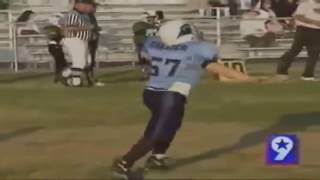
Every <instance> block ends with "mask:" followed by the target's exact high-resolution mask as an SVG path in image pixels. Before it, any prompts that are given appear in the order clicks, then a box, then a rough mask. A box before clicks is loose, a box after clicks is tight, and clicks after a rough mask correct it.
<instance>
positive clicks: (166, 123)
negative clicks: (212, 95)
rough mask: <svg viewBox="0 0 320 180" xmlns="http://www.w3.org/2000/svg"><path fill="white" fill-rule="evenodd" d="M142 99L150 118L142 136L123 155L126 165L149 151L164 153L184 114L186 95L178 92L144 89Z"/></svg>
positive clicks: (131, 163)
mask: <svg viewBox="0 0 320 180" xmlns="http://www.w3.org/2000/svg"><path fill="white" fill-rule="evenodd" d="M143 99H144V104H145V105H146V107H147V108H148V109H149V110H150V112H151V119H150V121H149V123H148V125H147V128H146V130H145V132H144V135H143V137H142V138H141V139H140V140H139V141H138V142H137V144H135V145H134V146H133V147H132V148H131V150H130V151H129V152H128V153H127V154H126V155H125V156H124V157H123V159H124V160H125V161H126V162H127V163H128V167H131V166H132V165H133V164H134V163H135V161H137V160H138V159H140V158H142V157H143V156H145V155H146V154H147V153H149V152H150V151H153V154H165V153H166V151H167V150H168V148H169V146H170V144H171V142H172V141H173V140H174V137H175V135H176V133H177V131H178V130H179V129H180V127H181V124H182V119H183V116H184V108H185V104H186V97H185V96H183V95H181V94H179V93H176V92H167V91H152V90H145V91H144V94H143Z"/></svg>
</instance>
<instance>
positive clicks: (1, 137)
mask: <svg viewBox="0 0 320 180" xmlns="http://www.w3.org/2000/svg"><path fill="white" fill-rule="evenodd" d="M43 129H45V128H44V127H31V128H23V129H18V130H16V131H13V132H11V133H7V134H1V133H0V143H3V142H7V141H10V140H12V139H15V138H19V137H23V136H27V135H30V134H33V133H36V132H38V131H41V130H43Z"/></svg>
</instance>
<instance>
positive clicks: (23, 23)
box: [17, 10, 40, 35]
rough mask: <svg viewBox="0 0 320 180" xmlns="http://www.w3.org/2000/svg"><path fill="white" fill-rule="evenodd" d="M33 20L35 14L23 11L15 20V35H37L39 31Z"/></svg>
mask: <svg viewBox="0 0 320 180" xmlns="http://www.w3.org/2000/svg"><path fill="white" fill-rule="evenodd" d="M34 19H35V13H34V12H33V11H31V10H26V11H24V12H23V13H22V14H21V15H20V16H19V17H18V19H17V33H18V34H19V35H27V34H39V33H40V30H39V28H38V26H37V25H36V23H35V22H34Z"/></svg>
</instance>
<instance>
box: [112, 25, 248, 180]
mask: <svg viewBox="0 0 320 180" xmlns="http://www.w3.org/2000/svg"><path fill="white" fill-rule="evenodd" d="M142 52H143V53H142V55H143V57H144V58H146V59H147V60H149V61H150V62H151V65H152V73H151V77H150V80H149V82H148V83H147V84H146V86H145V90H144V94H143V99H144V104H145V106H146V107H147V108H148V109H149V110H150V112H151V118H150V120H149V123H148V125H147V127H146V129H145V132H144V135H143V136H142V137H141V139H140V140H138V142H137V143H136V144H135V145H133V147H132V148H131V149H130V150H129V151H128V152H127V153H126V154H125V155H123V156H122V157H121V159H118V160H116V161H115V162H114V164H113V167H112V175H113V178H119V179H129V176H130V168H131V167H132V166H133V165H134V163H135V162H136V161H137V160H139V159H140V158H142V157H144V156H145V155H146V154H147V153H149V152H150V151H152V155H151V157H150V158H149V159H148V160H147V163H146V168H148V169H153V168H166V167H167V164H166V159H167V156H166V152H167V150H168V148H169V147H170V144H171V143H172V141H173V140H174V138H175V135H176V133H177V131H178V130H179V128H180V127H181V124H182V119H183V115H184V110H185V104H186V101H187V97H188V96H189V94H190V91H191V89H192V88H193V87H194V86H195V85H196V84H197V83H198V81H199V79H200V76H201V74H202V72H203V70H207V71H208V72H209V73H210V74H213V75H217V74H219V75H222V76H225V77H227V78H229V79H233V80H235V81H251V80H253V79H252V78H250V77H249V76H248V75H245V74H242V73H240V72H237V71H234V70H232V69H229V68H226V67H224V66H223V65H220V64H218V63H217V59H218V50H217V48H216V47H215V45H213V44H210V43H208V42H205V41H203V40H201V38H200V33H199V31H198V30H197V29H196V27H194V26H193V25H192V24H189V23H187V22H185V21H169V22H166V23H164V25H163V26H162V27H161V28H160V30H159V37H150V38H149V39H148V40H146V42H145V44H144V48H143V50H142Z"/></svg>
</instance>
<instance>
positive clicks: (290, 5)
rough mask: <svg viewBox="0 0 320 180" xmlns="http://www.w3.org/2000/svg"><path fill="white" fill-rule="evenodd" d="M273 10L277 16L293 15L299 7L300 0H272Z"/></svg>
mask: <svg viewBox="0 0 320 180" xmlns="http://www.w3.org/2000/svg"><path fill="white" fill-rule="evenodd" d="M271 2H272V10H273V11H274V12H275V13H276V15H277V17H281V18H283V17H291V16H292V15H293V13H294V12H295V11H296V9H297V7H298V2H299V0H272V1H271Z"/></svg>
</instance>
